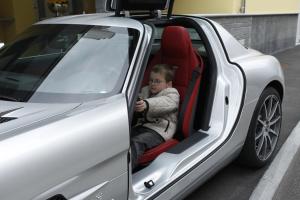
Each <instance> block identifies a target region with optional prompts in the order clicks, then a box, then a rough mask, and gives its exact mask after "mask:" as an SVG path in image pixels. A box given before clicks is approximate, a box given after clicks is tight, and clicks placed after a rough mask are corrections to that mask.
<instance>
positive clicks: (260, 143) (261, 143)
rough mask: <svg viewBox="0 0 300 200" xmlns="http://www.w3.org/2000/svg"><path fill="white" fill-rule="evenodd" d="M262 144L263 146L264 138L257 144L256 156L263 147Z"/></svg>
mask: <svg viewBox="0 0 300 200" xmlns="http://www.w3.org/2000/svg"><path fill="white" fill-rule="evenodd" d="M263 144H264V137H263V138H261V140H260V141H259V144H258V148H257V155H258V156H259V154H260V152H261V149H262V147H263Z"/></svg>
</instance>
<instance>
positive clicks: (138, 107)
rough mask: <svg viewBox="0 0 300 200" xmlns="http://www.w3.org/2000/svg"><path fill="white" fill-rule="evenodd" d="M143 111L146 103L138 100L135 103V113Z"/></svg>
mask: <svg viewBox="0 0 300 200" xmlns="http://www.w3.org/2000/svg"><path fill="white" fill-rule="evenodd" d="M145 109H146V103H145V101H144V100H140V101H137V102H136V103H135V111H136V112H143V111H144V110H145Z"/></svg>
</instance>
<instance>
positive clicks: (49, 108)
mask: <svg viewBox="0 0 300 200" xmlns="http://www.w3.org/2000/svg"><path fill="white" fill-rule="evenodd" d="M79 105H80V104H79V103H72V104H42V103H18V102H8V101H0V140H1V139H3V138H4V137H7V136H8V135H15V134H18V133H20V132H22V131H25V130H26V128H29V127H30V126H31V125H34V124H36V123H39V124H40V123H42V122H43V121H44V120H46V119H50V118H55V117H56V116H58V115H61V114H63V113H66V112H68V111H70V110H72V109H74V108H76V107H78V106H79Z"/></svg>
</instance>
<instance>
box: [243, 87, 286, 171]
mask: <svg viewBox="0 0 300 200" xmlns="http://www.w3.org/2000/svg"><path fill="white" fill-rule="evenodd" d="M281 121H282V110H281V98H280V96H279V93H278V92H277V90H275V89H274V88H272V87H268V88H266V89H265V90H264V91H263V93H262V94H261V96H260V98H259V100H258V103H257V105H256V108H255V110H254V113H253V116H252V119H251V123H250V127H249V131H248V135H247V138H246V141H245V144H244V147H243V149H242V152H241V154H240V158H239V160H240V161H241V162H242V163H243V164H245V165H248V166H251V167H262V166H264V165H265V164H267V163H268V162H269V161H270V160H271V158H272V155H273V154H274V150H275V147H276V144H277V141H278V138H279V134H280V129H281Z"/></svg>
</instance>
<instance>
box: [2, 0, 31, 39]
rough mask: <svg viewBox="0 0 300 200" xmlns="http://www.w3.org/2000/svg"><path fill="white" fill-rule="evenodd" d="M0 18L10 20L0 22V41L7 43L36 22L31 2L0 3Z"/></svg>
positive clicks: (24, 0)
mask: <svg viewBox="0 0 300 200" xmlns="http://www.w3.org/2000/svg"><path fill="white" fill-rule="evenodd" d="M0 17H3V18H9V19H11V20H8V21H4V22H0V23H1V26H0V39H1V40H3V41H4V42H9V41H11V40H13V39H14V38H15V36H16V35H17V34H19V33H21V32H22V31H24V30H25V29H26V28H27V27H29V26H30V25H31V24H33V23H34V22H36V16H35V10H34V5H33V0H22V1H20V0H5V1H0ZM1 33H2V34H1Z"/></svg>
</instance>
